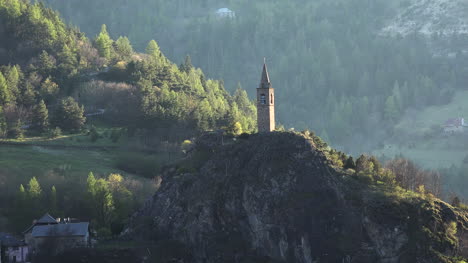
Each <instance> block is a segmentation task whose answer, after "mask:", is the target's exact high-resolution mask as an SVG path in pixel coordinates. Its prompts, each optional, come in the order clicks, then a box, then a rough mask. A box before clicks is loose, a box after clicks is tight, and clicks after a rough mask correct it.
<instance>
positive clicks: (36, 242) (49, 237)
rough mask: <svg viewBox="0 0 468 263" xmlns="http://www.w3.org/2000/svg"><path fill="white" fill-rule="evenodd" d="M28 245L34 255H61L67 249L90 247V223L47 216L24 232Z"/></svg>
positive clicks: (36, 221)
mask: <svg viewBox="0 0 468 263" xmlns="http://www.w3.org/2000/svg"><path fill="white" fill-rule="evenodd" d="M23 234H24V237H25V241H26V244H27V245H28V247H29V250H30V251H31V253H32V254H37V253H41V252H44V250H47V253H52V254H56V253H60V252H62V251H64V250H66V249H70V248H78V247H89V245H90V234H89V222H80V221H79V220H77V219H73V220H72V219H70V218H64V219H62V220H61V219H60V218H57V219H56V218H54V217H52V216H51V215H49V214H45V215H44V216H42V217H41V218H40V219H39V220H35V221H34V222H33V224H32V225H31V226H30V227H29V228H28V229H26V231H24V232H23Z"/></svg>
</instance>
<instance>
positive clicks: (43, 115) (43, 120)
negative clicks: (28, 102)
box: [32, 100, 49, 132]
mask: <svg viewBox="0 0 468 263" xmlns="http://www.w3.org/2000/svg"><path fill="white" fill-rule="evenodd" d="M32 124H33V126H34V129H36V130H37V131H39V132H45V131H46V130H47V129H48V128H49V111H48V110H47V107H46V105H45V103H44V101H43V100H41V101H40V102H39V103H38V104H37V105H36V106H35V107H34V112H33V118H32Z"/></svg>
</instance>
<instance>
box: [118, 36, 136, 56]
mask: <svg viewBox="0 0 468 263" xmlns="http://www.w3.org/2000/svg"><path fill="white" fill-rule="evenodd" d="M115 51H116V53H117V54H118V55H119V56H120V58H121V59H128V58H130V56H131V55H132V53H133V48H132V45H131V44H130V40H128V38H127V37H122V36H121V37H119V38H118V39H117V40H116V41H115Z"/></svg>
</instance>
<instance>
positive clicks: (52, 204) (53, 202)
mask: <svg viewBox="0 0 468 263" xmlns="http://www.w3.org/2000/svg"><path fill="white" fill-rule="evenodd" d="M49 211H51V213H56V212H57V188H55V185H53V186H52V188H51V189H50V198H49Z"/></svg>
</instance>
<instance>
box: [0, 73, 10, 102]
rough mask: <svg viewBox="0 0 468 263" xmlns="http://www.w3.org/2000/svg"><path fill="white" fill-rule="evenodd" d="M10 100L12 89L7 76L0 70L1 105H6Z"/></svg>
mask: <svg viewBox="0 0 468 263" xmlns="http://www.w3.org/2000/svg"><path fill="white" fill-rule="evenodd" d="M8 102H10V91H9V89H8V85H7V81H6V79H5V77H4V76H3V74H2V72H0V105H5V104H7V103H8Z"/></svg>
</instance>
